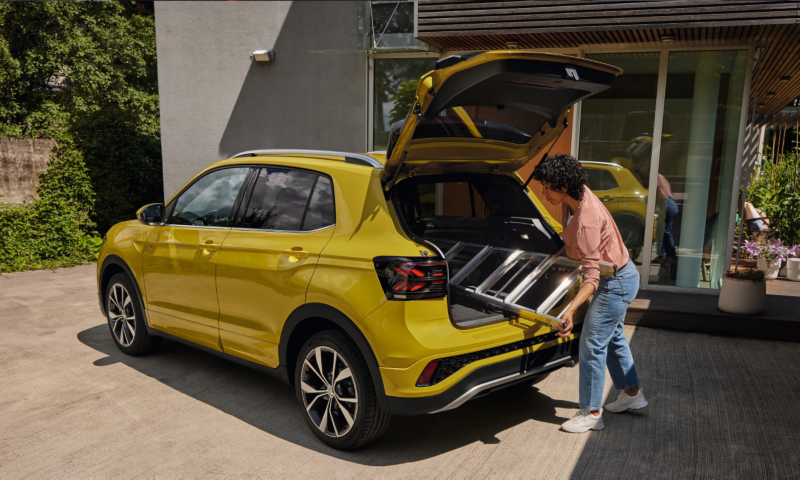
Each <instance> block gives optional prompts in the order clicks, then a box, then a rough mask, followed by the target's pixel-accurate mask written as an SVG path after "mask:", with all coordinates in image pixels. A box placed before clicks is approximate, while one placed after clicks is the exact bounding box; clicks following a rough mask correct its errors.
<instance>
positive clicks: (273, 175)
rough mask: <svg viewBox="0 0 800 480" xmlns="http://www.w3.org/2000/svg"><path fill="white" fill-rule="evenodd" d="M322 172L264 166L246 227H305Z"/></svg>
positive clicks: (252, 197)
mask: <svg viewBox="0 0 800 480" xmlns="http://www.w3.org/2000/svg"><path fill="white" fill-rule="evenodd" d="M317 177H318V175H316V174H314V173H310V172H304V171H301V170H289V169H284V168H262V169H261V170H260V171H259V174H258V178H257V179H256V184H255V187H254V188H253V193H252V195H251V196H250V202H249V203H248V205H247V212H246V213H245V217H244V221H243V223H242V227H244V228H263V229H265V230H290V231H299V230H301V226H302V222H303V214H304V213H305V211H306V206H307V205H308V200H309V196H310V195H311V189H312V188H313V187H314V183H315V181H316V180H317Z"/></svg>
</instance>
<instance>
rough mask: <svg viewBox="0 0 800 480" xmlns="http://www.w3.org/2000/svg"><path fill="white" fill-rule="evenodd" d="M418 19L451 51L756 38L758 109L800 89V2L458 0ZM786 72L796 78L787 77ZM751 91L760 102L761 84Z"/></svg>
mask: <svg viewBox="0 0 800 480" xmlns="http://www.w3.org/2000/svg"><path fill="white" fill-rule="evenodd" d="M417 22H418V26H417V29H418V38H419V39H420V40H422V41H424V42H426V43H429V44H430V45H433V46H435V47H437V48H439V49H441V50H445V51H448V50H449V51H454V50H498V49H508V47H507V46H506V42H510V41H513V42H517V43H518V47H516V48H520V49H543V48H578V47H584V48H585V47H591V46H599V45H602V46H615V47H630V48H647V47H653V48H657V49H661V48H667V47H668V48H676V47H678V48H679V47H681V46H689V45H691V46H693V47H694V46H709V47H715V46H716V47H719V46H735V45H743V46H749V45H756V46H759V47H763V48H764V49H765V50H764V54H763V56H762V61H761V73H760V83H759V88H758V99H757V103H763V104H764V106H763V107H757V113H758V114H766V115H770V114H774V113H776V112H778V111H779V110H780V109H781V108H783V107H784V106H786V104H788V103H789V102H790V101H791V100H792V99H794V98H796V97H797V96H798V95H800V3H798V2H776V1H766V0H765V1H758V0H756V1H720V2H691V1H666V2H642V3H639V2H637V3H631V2H547V1H532V2H530V1H522V2H520V1H517V2H476V1H471V0H455V1H448V2H420V3H419V8H418V18H417ZM664 35H672V36H674V37H675V39H676V40H675V41H674V42H669V43H667V42H662V41H661V37H662V36H664ZM785 75H788V76H790V77H791V80H789V81H780V77H781V76H785ZM753 81H754V86H755V78H754V79H753ZM768 92H773V93H775V95H773V96H770V97H767V93H768ZM750 95H751V98H750V102H751V107H750V108H752V103H753V102H754V101H755V100H756V99H755V98H754V96H755V88H752V89H751V92H750ZM750 111H751V110H748V113H749V112H750Z"/></svg>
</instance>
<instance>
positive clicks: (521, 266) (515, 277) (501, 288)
mask: <svg viewBox="0 0 800 480" xmlns="http://www.w3.org/2000/svg"><path fill="white" fill-rule="evenodd" d="M532 261H533V259H532V258H529V259H528V260H526V261H525V263H523V264H522V265H520V267H519V270H517V272H516V273H515V274H514V275H512V276H511V278H509V279H508V281H507V282H506V283H505V284H504V285H503V286H502V287H500V290H498V291H496V292H495V294H494V295H493V296H495V297H499V296H500V294H501V293H503V292H504V291H505V289H506V287H507V286H509V285H511V283H512V282H513V281H514V280H516V279H517V277H519V275H520V274H521V273H522V272H524V271H525V268H526V267H527V266H528V265H530V263H531V262H532Z"/></svg>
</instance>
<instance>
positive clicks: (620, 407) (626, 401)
mask: <svg viewBox="0 0 800 480" xmlns="http://www.w3.org/2000/svg"><path fill="white" fill-rule="evenodd" d="M647 405H649V404H648V403H647V400H645V398H644V390H642V389H641V388H640V389H639V393H637V394H636V395H634V396H630V395H628V394H627V393H625V390H623V391H621V392H619V396H618V397H617V399H616V400H615V401H614V402H613V403H609V404H608V405H606V410H608V411H609V412H612V413H621V412H624V411H625V410H639V409H640V408H644V407H646V406H647Z"/></svg>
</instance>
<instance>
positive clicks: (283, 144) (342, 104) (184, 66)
mask: <svg viewBox="0 0 800 480" xmlns="http://www.w3.org/2000/svg"><path fill="white" fill-rule="evenodd" d="M155 9H156V43H157V49H158V88H159V95H160V101H161V144H162V150H163V161H164V190H165V195H166V197H167V198H169V196H171V195H172V194H173V193H174V192H175V191H176V190H177V189H178V188H180V187H181V186H182V185H183V184H184V183H185V182H186V181H187V180H189V179H190V178H191V177H192V176H193V175H194V174H196V173H197V172H198V171H199V170H200V169H201V168H203V167H205V166H207V165H208V164H210V163H213V162H215V161H217V160H220V159H223V158H228V157H230V156H232V155H234V154H236V153H238V152H241V151H245V150H252V149H266V148H300V149H326V150H342V151H354V152H363V151H365V150H366V147H367V145H366V143H367V124H366V123H367V57H366V54H365V53H363V52H350V53H310V52H309V50H337V49H357V48H358V46H359V39H360V36H359V33H358V2H355V1H352V2H156V7H155ZM362 41H363V39H362ZM264 49H269V50H273V51H274V52H275V61H274V62H270V63H260V62H259V63H257V62H255V61H253V60H251V59H250V54H251V53H252V52H253V51H254V50H264Z"/></svg>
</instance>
